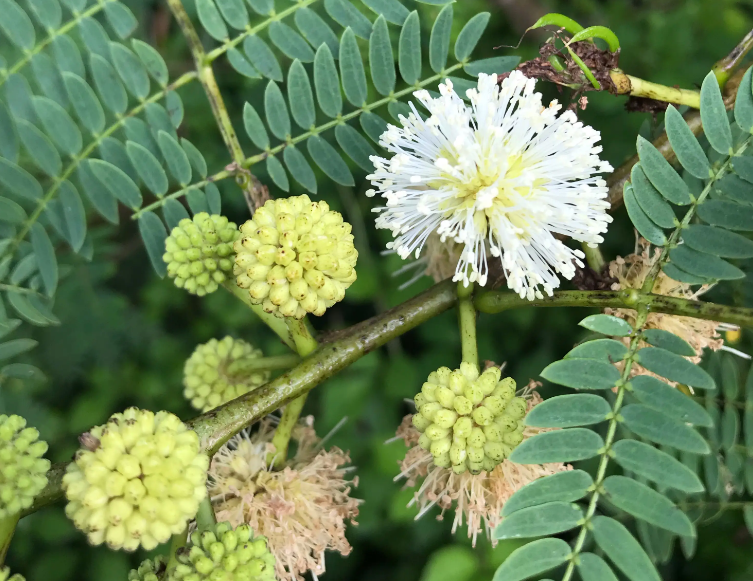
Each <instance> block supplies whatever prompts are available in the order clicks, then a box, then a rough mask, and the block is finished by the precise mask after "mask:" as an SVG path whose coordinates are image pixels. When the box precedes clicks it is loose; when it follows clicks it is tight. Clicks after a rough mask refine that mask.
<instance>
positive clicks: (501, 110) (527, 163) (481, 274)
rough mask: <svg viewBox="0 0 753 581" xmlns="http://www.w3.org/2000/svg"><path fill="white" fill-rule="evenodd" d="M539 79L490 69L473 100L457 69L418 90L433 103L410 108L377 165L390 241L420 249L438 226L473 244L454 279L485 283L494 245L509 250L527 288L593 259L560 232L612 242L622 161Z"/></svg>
mask: <svg viewBox="0 0 753 581" xmlns="http://www.w3.org/2000/svg"><path fill="white" fill-rule="evenodd" d="M535 84H536V82H535V81H534V80H533V79H528V78H526V77H525V76H524V75H523V74H522V73H521V72H520V71H513V72H512V73H510V75H509V76H508V77H507V78H506V79H505V80H504V81H502V83H501V85H498V84H497V76H496V75H484V74H482V75H479V81H478V88H477V89H469V90H468V91H467V92H466V96H467V97H468V99H469V101H470V105H467V104H466V103H464V102H463V100H462V99H461V98H460V97H459V96H458V95H457V94H456V93H455V91H454V90H453V86H452V82H451V81H449V80H447V81H445V83H444V84H441V85H439V91H440V96H439V97H436V98H433V97H431V96H430V94H429V93H428V91H425V90H421V91H416V92H415V93H414V96H415V97H416V98H417V99H418V100H419V101H420V102H421V103H422V104H423V106H424V107H425V108H426V110H428V112H429V114H430V115H429V117H428V118H427V119H425V120H424V119H422V117H421V115H419V113H418V111H417V110H416V107H415V106H414V105H413V104H412V103H411V109H412V110H413V113H412V114H411V115H409V116H408V118H405V117H402V116H401V117H400V121H401V122H402V125H403V126H402V127H396V126H394V125H389V126H388V128H387V130H386V131H385V132H384V133H383V134H382V138H381V140H380V145H382V147H384V148H385V149H386V150H387V151H388V152H390V153H391V154H393V155H392V157H391V158H390V159H384V158H381V157H377V156H372V158H371V160H372V162H373V163H374V166H375V171H374V173H373V174H372V175H370V176H369V179H370V180H371V181H372V184H373V185H374V188H375V189H371V190H369V191H368V192H367V195H369V196H373V195H375V194H377V193H379V194H381V196H382V197H383V198H384V199H385V200H386V201H387V203H386V206H384V207H380V208H375V210H374V211H375V212H379V217H378V218H377V220H376V225H377V227H378V228H386V229H389V230H392V234H393V236H394V237H395V240H394V241H393V242H390V243H389V244H388V248H391V249H394V250H395V251H396V252H397V253H398V254H399V255H400V257H401V258H403V259H406V258H408V257H409V256H410V255H411V254H415V256H416V258H418V256H419V255H420V254H421V250H422V249H423V246H424V244H425V243H426V241H427V239H428V238H429V236H430V235H431V234H432V233H433V232H436V233H437V234H438V235H439V236H440V237H441V238H442V239H443V240H444V239H452V240H454V241H455V242H457V243H459V244H462V245H463V251H462V253H461V256H460V260H459V261H458V263H457V267H456V269H455V276H454V280H462V281H463V282H464V284H465V285H466V286H467V285H468V284H469V283H471V282H478V283H479V284H480V285H482V286H483V285H484V284H486V280H487V276H488V272H489V266H488V262H487V260H488V255H491V256H492V257H499V258H501V261H502V267H503V269H504V272H505V275H506V278H507V285H508V287H509V288H511V289H512V290H513V291H515V292H516V293H518V294H519V295H520V296H521V297H527V298H528V299H533V298H534V297H538V298H541V297H542V296H543V294H542V292H541V291H542V290H543V291H544V292H546V293H547V294H549V295H551V293H552V290H553V289H555V288H557V287H558V286H559V284H560V282H559V278H558V276H557V273H559V274H560V275H562V276H563V277H565V278H567V279H570V278H572V277H573V276H574V275H575V268H576V265H577V266H583V263H582V262H581V259H582V258H584V255H583V252H581V251H580V250H574V249H571V248H569V247H568V246H566V245H565V244H564V243H563V242H562V241H561V240H559V239H558V238H557V236H558V235H561V236H565V237H570V238H573V239H575V240H578V241H580V242H586V243H588V244H590V245H594V244H598V243H600V242H602V240H603V239H602V236H601V234H603V233H604V232H606V230H607V225H608V224H609V223H610V222H611V221H612V218H611V216H609V215H608V214H607V209H608V208H609V202H608V201H607V195H608V190H607V184H606V181H605V180H604V179H603V178H602V177H600V176H599V175H598V174H599V173H601V172H609V171H612V167H611V166H610V165H609V164H608V163H607V162H605V161H602V160H601V159H599V153H601V146H599V145H597V142H598V141H599V132H598V131H596V130H595V129H593V128H592V127H589V126H587V125H584V124H583V123H581V122H580V121H578V119H577V117H576V115H575V113H573V112H572V111H565V112H564V113H562V114H561V115H559V116H557V113H558V112H559V111H560V109H561V108H562V106H561V105H560V104H559V103H557V101H552V102H551V103H550V104H549V106H548V107H544V106H543V105H542V103H541V94H540V93H535V92H534V87H535Z"/></svg>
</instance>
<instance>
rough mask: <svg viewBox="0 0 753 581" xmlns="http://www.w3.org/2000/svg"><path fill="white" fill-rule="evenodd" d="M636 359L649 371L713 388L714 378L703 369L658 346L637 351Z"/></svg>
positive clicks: (689, 383)
mask: <svg viewBox="0 0 753 581" xmlns="http://www.w3.org/2000/svg"><path fill="white" fill-rule="evenodd" d="M636 361H638V363H640V364H641V365H642V366H643V367H645V368H646V369H648V370H649V371H653V372H654V373H656V374H657V375H661V376H662V377H666V378H667V379H669V380H671V381H677V382H678V383H683V384H685V385H689V386H692V387H695V388H698V389H715V387H716V386H715V384H714V380H713V379H712V377H711V376H710V375H709V374H708V373H706V371H704V370H703V369H701V368H700V367H698V366H697V365H695V364H694V363H692V362H691V361H688V360H687V359H685V358H684V357H681V356H679V355H676V354H675V353H671V352H670V351H667V350H666V349H659V348H658V347H646V348H644V349H641V350H640V351H638V354H637V358H636Z"/></svg>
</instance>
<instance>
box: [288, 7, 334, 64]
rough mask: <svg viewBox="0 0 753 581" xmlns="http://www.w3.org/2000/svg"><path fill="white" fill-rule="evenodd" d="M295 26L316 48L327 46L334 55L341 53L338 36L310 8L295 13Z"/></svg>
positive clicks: (300, 9)
mask: <svg viewBox="0 0 753 581" xmlns="http://www.w3.org/2000/svg"><path fill="white" fill-rule="evenodd" d="M295 25H296V26H297V27H298V30H300V31H301V34H303V36H304V37H305V38H306V40H308V41H309V44H310V45H311V46H314V47H319V46H321V45H322V44H326V45H327V46H328V47H329V50H330V51H331V52H332V54H337V53H338V52H339V51H340V41H339V40H337V35H335V33H334V31H333V30H332V28H331V27H330V25H329V24H327V23H326V22H325V21H324V19H323V18H322V17H321V16H319V15H318V14H317V13H316V12H314V11H313V10H311V9H310V8H305V7H304V8H299V9H298V10H296V11H295Z"/></svg>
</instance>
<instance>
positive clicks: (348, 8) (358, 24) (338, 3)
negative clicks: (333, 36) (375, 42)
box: [324, 0, 371, 40]
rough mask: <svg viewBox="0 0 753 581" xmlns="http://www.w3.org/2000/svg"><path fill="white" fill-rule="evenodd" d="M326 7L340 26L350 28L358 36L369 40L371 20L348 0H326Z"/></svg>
mask: <svg viewBox="0 0 753 581" xmlns="http://www.w3.org/2000/svg"><path fill="white" fill-rule="evenodd" d="M324 9H325V10H326V11H327V14H329V16H330V18H332V20H334V21H335V22H337V23H338V24H339V25H340V26H342V27H343V28H350V29H352V30H353V32H354V33H355V34H356V35H357V36H360V37H361V38H363V39H364V40H368V38H369V35H370V34H371V22H369V19H368V18H366V17H365V16H364V15H363V14H361V12H360V11H359V10H358V8H356V7H355V6H353V4H352V3H350V2H348V0H324Z"/></svg>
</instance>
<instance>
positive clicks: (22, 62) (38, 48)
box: [0, 0, 116, 87]
mask: <svg viewBox="0 0 753 581" xmlns="http://www.w3.org/2000/svg"><path fill="white" fill-rule="evenodd" d="M114 1H116V0H104V1H98V2H97V3H96V4H95V5H94V6H92V7H91V8H89V9H87V10H84V11H83V12H81V13H76V12H75V11H74V13H73V14H74V17H73V18H72V19H71V20H69V21H68V22H66V23H65V24H63V25H62V26H61V27H60V28H58V29H57V30H53V31H52V32H50V33H49V35H48V36H47V38H45V39H44V40H42V41H41V42H40V43H39V44H36V45H34V46H33V47H32V49H31V50H29V51H25V52H24V56H23V57H22V58H20V59H19V60H18V61H17V62H16V63H15V64H14V65H13V66H12V67H11V68H10V69H8V70H7V71H3V70H2V69H0V76H2V78H1V79H0V87H2V86H3V85H4V84H5V81H7V80H8V78H9V77H10V76H11V75H12V74H14V73H17V72H18V71H20V70H21V69H22V68H24V67H25V66H26V65H27V64H28V63H29V62H30V61H31V59H32V58H34V56H35V55H36V54H38V53H40V52H42V51H43V50H44V48H45V47H46V46H47V45H48V44H50V43H51V42H52V41H53V40H55V39H56V38H57V37H58V36H61V35H63V34H65V33H67V32H68V31H69V30H71V29H73V27H74V26H76V25H78V23H79V22H81V21H82V20H83V19H84V18H88V17H89V16H93V15H95V14H96V13H97V12H99V11H100V10H102V9H103V8H104V7H105V5H106V4H109V3H110V2H114Z"/></svg>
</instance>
